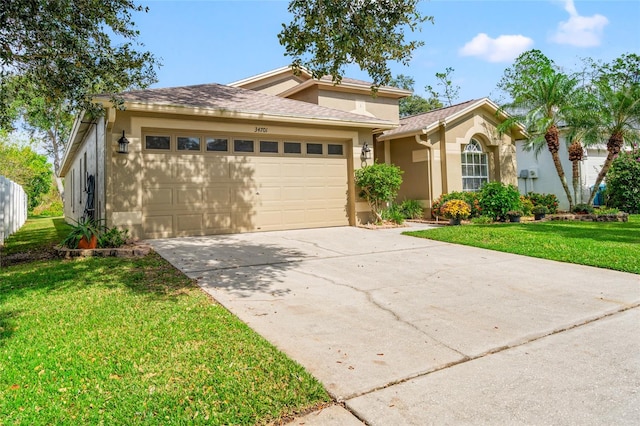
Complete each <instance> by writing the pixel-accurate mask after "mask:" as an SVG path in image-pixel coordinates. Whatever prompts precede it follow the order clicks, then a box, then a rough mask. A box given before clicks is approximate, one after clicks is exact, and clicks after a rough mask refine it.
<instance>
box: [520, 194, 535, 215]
mask: <svg viewBox="0 0 640 426" xmlns="http://www.w3.org/2000/svg"><path fill="white" fill-rule="evenodd" d="M520 203H521V204H522V215H523V216H531V213H532V211H533V202H532V201H531V200H530V199H529V198H527V197H526V196H524V195H521V196H520Z"/></svg>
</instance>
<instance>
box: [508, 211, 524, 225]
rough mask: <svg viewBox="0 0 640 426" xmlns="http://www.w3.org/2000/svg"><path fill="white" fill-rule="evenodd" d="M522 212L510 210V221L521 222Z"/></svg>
mask: <svg viewBox="0 0 640 426" xmlns="http://www.w3.org/2000/svg"><path fill="white" fill-rule="evenodd" d="M522 214H523V213H522V210H509V211H508V212H507V217H508V218H509V222H520V217H522Z"/></svg>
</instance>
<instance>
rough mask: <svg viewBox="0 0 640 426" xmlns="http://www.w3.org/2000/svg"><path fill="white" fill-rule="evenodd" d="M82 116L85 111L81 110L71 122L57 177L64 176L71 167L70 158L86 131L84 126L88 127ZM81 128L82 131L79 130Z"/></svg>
mask: <svg viewBox="0 0 640 426" xmlns="http://www.w3.org/2000/svg"><path fill="white" fill-rule="evenodd" d="M84 116H85V111H81V112H80V114H78V116H77V117H76V119H75V121H74V122H73V127H72V128H71V133H70V134H69V139H68V140H67V143H66V146H67V147H66V149H65V150H64V155H63V156H62V164H61V165H60V170H59V172H58V176H59V177H65V175H66V174H67V172H68V171H69V169H70V168H71V160H72V159H73V157H74V154H75V153H76V151H77V150H78V147H79V146H80V143H82V138H83V137H84V134H85V133H86V128H88V127H89V124H87V123H83V122H82V119H83V118H84ZM81 129H82V130H83V131H81Z"/></svg>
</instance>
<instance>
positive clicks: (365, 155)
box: [360, 142, 371, 160]
mask: <svg viewBox="0 0 640 426" xmlns="http://www.w3.org/2000/svg"><path fill="white" fill-rule="evenodd" d="M360 158H362V159H363V160H370V159H371V148H369V144H367V143H366V142H365V143H364V145H362V152H361V153H360Z"/></svg>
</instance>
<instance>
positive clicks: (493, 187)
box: [480, 182, 522, 220]
mask: <svg viewBox="0 0 640 426" xmlns="http://www.w3.org/2000/svg"><path fill="white" fill-rule="evenodd" d="M480 207H481V209H482V214H483V215H486V216H489V217H491V218H493V220H505V219H506V217H507V212H508V211H509V210H520V209H521V207H522V206H521V202H520V192H519V191H518V188H516V187H515V186H513V185H505V184H503V183H501V182H489V183H487V184H485V185H483V186H482V189H481V190H480Z"/></svg>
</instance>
